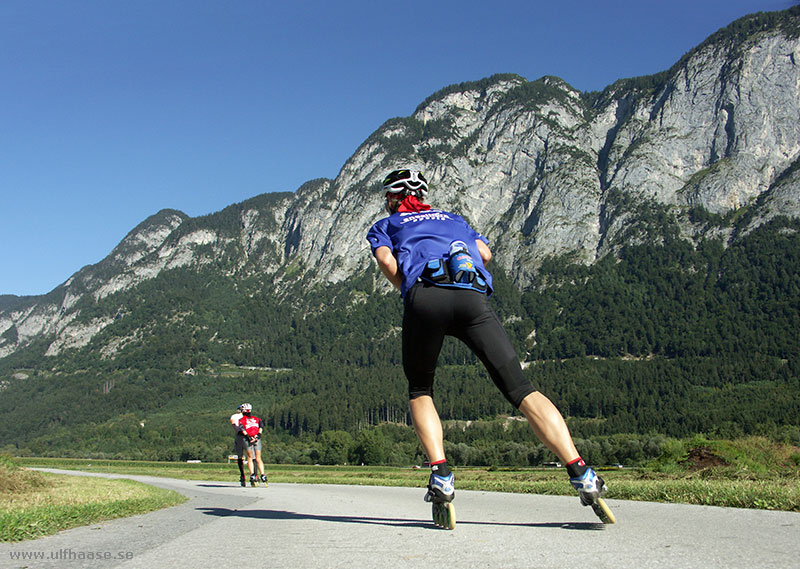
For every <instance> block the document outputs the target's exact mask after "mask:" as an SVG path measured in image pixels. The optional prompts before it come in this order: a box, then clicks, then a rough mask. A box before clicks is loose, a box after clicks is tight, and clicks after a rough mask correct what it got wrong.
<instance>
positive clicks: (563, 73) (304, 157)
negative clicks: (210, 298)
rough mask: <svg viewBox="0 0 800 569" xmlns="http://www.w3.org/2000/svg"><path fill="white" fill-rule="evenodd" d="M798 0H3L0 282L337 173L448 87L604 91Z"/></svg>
mask: <svg viewBox="0 0 800 569" xmlns="http://www.w3.org/2000/svg"><path fill="white" fill-rule="evenodd" d="M796 3H797V2H796V0H672V1H670V2H663V1H662V2H652V1H648V0H625V1H622V0H608V1H606V2H596V1H587V0H572V1H571V2H545V1H541V0H540V1H537V0H492V1H491V2H490V1H487V0H443V1H436V0H427V1H418V0H409V1H406V2H382V1H381V0H363V1H362V0H339V1H335V2H334V1H330V0H291V1H284V2H276V1H270V0H234V1H231V0H218V1H210V0H152V1H151V0H130V1H121V0H120V1H117V0H74V1H66V2H65V1H63V0H2V1H0V212H1V213H0V294H17V295H32V294H44V293H46V292H49V291H50V290H52V289H53V288H55V287H56V286H58V285H59V284H61V283H62V282H64V281H65V280H67V279H68V278H69V277H70V276H71V275H72V274H73V273H75V272H76V271H78V270H79V269H80V268H81V267H83V266H84V265H88V264H93V263H96V262H98V261H100V260H101V259H103V258H104V257H105V256H106V255H108V253H110V252H111V250H112V249H113V248H114V247H115V246H116V245H117V243H119V242H120V241H121V240H122V239H123V238H124V237H125V235H126V234H127V233H128V232H129V231H130V230H131V229H133V228H134V227H135V226H136V225H138V224H139V223H140V222H141V221H143V220H144V219H146V218H147V217H148V216H150V215H152V214H154V213H156V212H158V211H159V210H161V209H164V208H173V209H178V210H181V211H183V212H185V213H187V214H188V215H191V216H199V215H205V214H208V213H212V212H215V211H219V210H220V209H222V208H224V207H226V206H228V205H230V204H233V203H237V202H240V201H243V200H245V199H248V198H250V197H253V196H255V195H258V194H261V193H264V192H272V191H295V190H296V189H297V188H298V187H299V186H300V185H301V184H302V183H303V182H305V181H308V180H311V179H314V178H321V177H325V178H335V177H336V175H337V174H338V172H339V170H340V168H341V167H342V166H343V165H344V162H345V160H347V159H348V158H349V157H350V156H351V155H352V154H353V153H354V152H355V150H356V149H357V148H358V146H359V145H360V144H361V143H362V142H363V141H364V140H365V139H366V138H367V137H368V136H369V135H370V134H371V133H373V132H374V131H375V130H376V129H378V128H379V127H380V125H381V124H382V123H383V122H385V121H386V120H388V119H390V118H393V117H399V116H408V115H410V114H412V113H413V112H414V110H415V108H416V107H417V105H419V104H420V103H421V102H422V101H423V100H424V99H425V98H426V97H427V96H428V95H431V94H432V93H434V92H435V91H438V90H439V89H441V88H443V87H446V86H448V85H451V84H454V83H461V82H464V81H476V80H479V79H482V78H484V77H488V76H490V75H493V74H495V73H516V74H518V75H521V76H523V77H525V78H527V79H529V80H535V79H538V78H540V77H542V76H543V75H556V76H558V77H561V78H563V79H564V80H566V81H567V82H568V83H570V84H571V85H572V86H573V87H575V88H577V89H580V90H582V91H594V90H601V89H603V88H604V87H606V86H607V85H609V84H611V83H613V82H614V81H616V80H617V79H621V78H625V77H634V76H639V75H650V74H653V73H658V72H659V71H663V70H665V69H668V68H669V67H670V66H672V64H673V63H675V62H676V61H677V60H678V59H679V58H680V57H681V56H682V55H683V54H685V53H686V52H687V51H689V50H690V49H692V48H693V47H694V46H696V45H697V44H699V43H700V42H702V41H703V40H704V39H705V38H706V37H708V36H709V35H710V34H712V33H714V32H715V31H717V30H718V29H719V28H721V27H724V26H726V25H728V24H729V23H731V22H732V21H733V20H735V19H737V18H739V17H741V16H744V15H747V14H751V13H754V12H759V11H763V12H768V11H774V10H782V9H786V8H789V7H791V6H792V5H795V4H796Z"/></svg>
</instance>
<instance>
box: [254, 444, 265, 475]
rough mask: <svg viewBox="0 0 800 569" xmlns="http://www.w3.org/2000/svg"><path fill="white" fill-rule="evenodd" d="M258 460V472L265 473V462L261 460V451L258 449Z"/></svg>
mask: <svg viewBox="0 0 800 569" xmlns="http://www.w3.org/2000/svg"><path fill="white" fill-rule="evenodd" d="M256 462H257V463H258V473H259V474H264V463H263V462H261V451H260V450H256Z"/></svg>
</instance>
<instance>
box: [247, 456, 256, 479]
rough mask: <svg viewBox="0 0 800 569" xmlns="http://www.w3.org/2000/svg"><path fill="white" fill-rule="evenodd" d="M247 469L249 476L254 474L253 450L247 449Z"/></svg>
mask: <svg viewBox="0 0 800 569" xmlns="http://www.w3.org/2000/svg"><path fill="white" fill-rule="evenodd" d="M247 468H248V470H250V476H252V475H253V474H255V465H254V464H253V450H252V449H247Z"/></svg>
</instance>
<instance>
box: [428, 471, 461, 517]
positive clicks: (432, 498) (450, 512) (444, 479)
mask: <svg viewBox="0 0 800 569" xmlns="http://www.w3.org/2000/svg"><path fill="white" fill-rule="evenodd" d="M454 482H455V477H454V476H453V473H452V472H451V473H450V474H449V475H448V476H438V475H436V474H433V473H431V477H430V479H429V480H428V492H427V494H425V501H426V502H430V503H431V512H432V514H433V523H434V524H435V525H436V526H438V527H440V528H444V529H455V527H456V510H455V507H454V506H453V498H455V496H456V489H455V487H454V486H453V484H454Z"/></svg>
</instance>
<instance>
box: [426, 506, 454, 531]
mask: <svg viewBox="0 0 800 569" xmlns="http://www.w3.org/2000/svg"><path fill="white" fill-rule="evenodd" d="M432 513H433V523H434V525H436V527H440V528H444V529H455V528H456V508H455V506H453V503H452V502H445V503H444V504H437V503H435V502H434V503H433V505H432Z"/></svg>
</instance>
